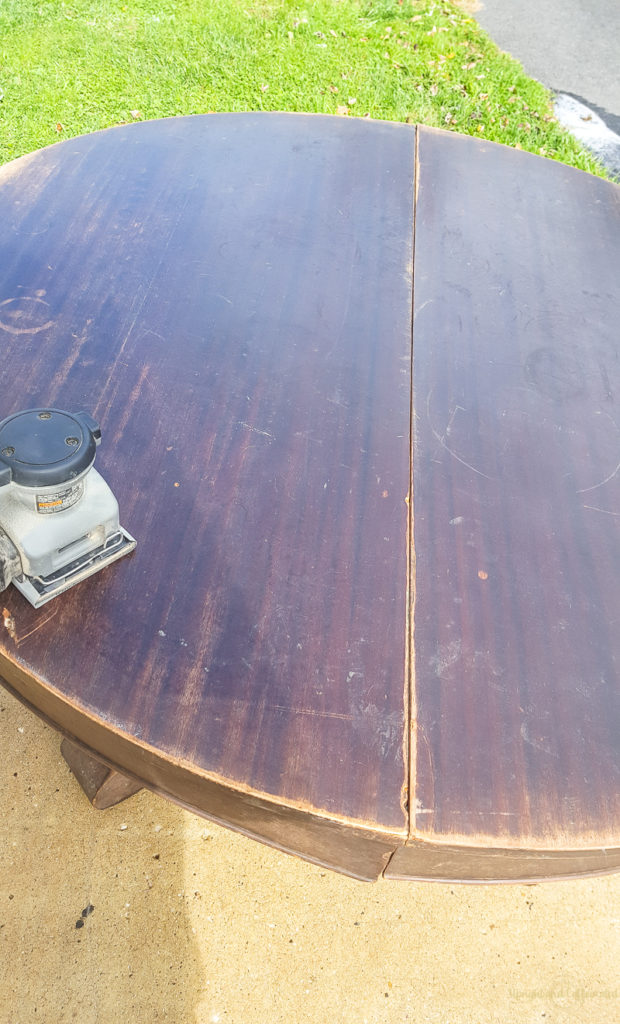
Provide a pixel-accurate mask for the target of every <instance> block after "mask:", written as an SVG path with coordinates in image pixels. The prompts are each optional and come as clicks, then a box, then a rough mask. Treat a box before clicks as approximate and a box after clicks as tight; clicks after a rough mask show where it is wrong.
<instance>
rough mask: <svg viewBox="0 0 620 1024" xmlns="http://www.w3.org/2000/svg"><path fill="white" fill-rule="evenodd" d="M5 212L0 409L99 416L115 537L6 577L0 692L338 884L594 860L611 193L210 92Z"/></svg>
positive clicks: (617, 462)
mask: <svg viewBox="0 0 620 1024" xmlns="http://www.w3.org/2000/svg"><path fill="white" fill-rule="evenodd" d="M0 224H1V225H2V227H1V228H0V342H1V344H2V346H3V359H2V363H1V364H0V373H1V374H2V390H1V392H0V393H1V394H2V407H1V408H0V418H1V417H4V416H8V415H10V414H11V413H13V412H16V411H18V410H20V409H25V408H31V407H43V406H46V407H59V408H66V409H68V410H71V411H77V410H78V409H86V410H88V411H89V412H91V413H92V414H93V415H94V416H95V417H96V418H97V419H98V420H99V421H100V423H101V426H102V432H103V440H102V444H101V447H100V449H99V452H98V455H97V462H96V466H97V468H98V470H99V471H100V472H101V473H102V475H103V476H104V477H105V479H106V480H107V481H108V483H109V484H110V485H111V487H112V489H113V491H114V493H115V494H116V496H117V498H118V500H119V504H120V510H121V523H122V524H123V526H125V527H126V528H127V529H128V530H129V532H130V533H131V534H133V536H135V537H136V539H137V541H138V545H137V548H136V550H135V552H134V553H133V554H132V555H130V556H128V557H126V558H124V559H123V560H121V561H119V562H117V563H116V564H114V565H112V566H110V567H108V568H107V569H105V570H104V571H102V572H101V573H98V574H97V575H95V576H94V577H92V578H91V579H89V580H87V581H86V582H83V583H81V584H79V585H78V586H76V587H74V588H73V589H72V590H70V591H68V592H67V593H65V594H63V595H61V596H60V597H57V598H55V599H54V600H53V601H52V602H51V603H50V604H49V605H46V606H44V607H43V608H42V609H39V610H35V609H33V608H31V607H30V605H29V604H28V603H27V602H26V601H25V599H24V598H23V597H22V596H21V595H20V594H19V593H18V592H17V591H16V590H15V589H14V588H12V587H11V588H9V590H7V591H5V592H4V594H3V595H2V602H3V605H4V622H5V627H7V628H5V629H4V630H3V631H2V634H3V635H2V637H1V638H0V672H1V673H2V675H3V677H4V680H5V682H6V685H7V686H8V687H9V688H10V689H11V690H12V692H14V693H16V694H17V695H18V696H19V697H20V698H21V699H22V700H24V701H25V702H26V703H28V704H29V705H30V706H31V707H32V708H33V709H34V710H36V711H37V712H38V713H39V714H41V715H43V716H44V717H45V718H46V719H47V720H49V721H50V722H52V723H53V724H54V725H55V726H56V727H57V728H59V729H60V730H61V731H62V732H64V733H65V734H66V735H68V736H70V737H71V738H72V739H74V740H76V741H77V742H78V743H79V744H81V745H82V746H84V747H85V748H86V749H88V750H90V751H92V752H94V753H96V754H97V755H98V756H99V757H101V758H102V759H103V760H104V761H106V762H107V763H109V764H110V765H111V766H113V767H116V768H117V769H119V770H121V771H123V772H125V773H126V774H128V775H130V776H133V777H135V778H137V779H139V780H141V781H142V782H144V784H145V785H147V786H148V787H150V788H151V789H153V790H155V791H156V792H160V793H162V794H164V795H166V796H168V797H171V798H172V799H174V800H176V801H178V802H180V803H182V804H183V805H185V806H188V807H190V808H192V809H194V810H196V811H198V812H199V813H203V814H206V815H208V816H210V817H212V818H214V819H216V820H219V821H222V822H224V823H225V824H228V825H230V826H232V827H234V828H237V829H239V830H241V831H243V832H246V833H247V834H249V835H252V836H255V837H257V838H260V839H262V840H264V841H266V842H269V843H272V844H274V845H277V846H279V847H281V848H282V849H285V850H289V851H291V852H295V853H298V854H300V855H301V856H304V857H307V858H308V859H311V860H315V861H318V862H320V863H322V864H326V865H329V866H330V867H334V868H336V869H338V870H341V871H345V872H347V873H350V874H352V875H355V876H356V877H360V878H375V877H377V876H378V875H379V874H381V873H382V872H384V873H385V874H386V876H388V877H422V878H426V877H428V878H449V879H465V880H495V879H501V880H512V879H528V878H537V877H555V876H564V875H572V874H580V873H587V872H598V871H607V870H614V869H618V868H620V785H619V780H620V728H619V725H620V722H619V715H618V709H619V703H620V684H619V676H618V672H619V666H620V630H619V629H618V619H619V614H618V613H619V611H620V596H619V591H618V584H617V581H618V579H620V411H618V410H616V408H615V406H616V403H617V400H618V398H619V397H620V360H619V341H618V333H617V308H618V266H619V265H620V189H618V188H617V187H615V186H613V185H612V184H610V183H608V182H604V181H601V180H598V179H595V178H593V177H590V176H588V175H585V174H582V173H581V172H578V171H574V170H572V169H569V168H566V167H564V166H562V165H559V164H554V163H551V162H550V161H545V160H542V159H541V158H537V157H533V156H531V155H529V154H524V153H519V152H516V151H513V150H509V149H507V148H505V147H501V146H497V145H493V144H490V143H485V142H481V141H477V140H473V139H470V138H465V137H463V136H457V135H454V134H452V133H446V132H440V131H436V130H432V129H426V128H418V129H415V128H413V127H410V126H406V125H398V124H387V123H383V122H368V121H363V120H358V119H344V118H328V117H318V116H307V115H285V114H234V115H209V116H202V117H193V118H175V119H170V120H167V121H159V122H149V123H144V124H136V125H131V126H126V127H121V128H115V129H111V130H109V131H106V132H101V133H97V134H94V135H90V136H85V137H82V138H78V139H74V140H71V141H67V142H63V143H61V144H59V145H57V146H53V147H51V148H49V149H47V150H44V151H41V152H39V153H35V154H32V155H30V156H28V157H25V158H22V159H21V160H18V161H15V162H14V163H12V164H9V165H7V166H5V167H4V168H0ZM414 253H415V255H414Z"/></svg>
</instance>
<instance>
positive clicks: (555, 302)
mask: <svg viewBox="0 0 620 1024" xmlns="http://www.w3.org/2000/svg"><path fill="white" fill-rule="evenodd" d="M417 190H418V191H417V202H416V232H415V274H414V296H415V301H414V310H415V322H414V408H415V418H414V446H413V467H414V469H413V507H414V516H413V521H414V544H415V595H416V596H415V616H414V630H415V631H414V637H415V676H414V698H413V702H412V703H413V706H412V712H413V716H414V719H415V723H416V729H415V736H414V749H415V757H414V758H413V759H412V794H413V796H414V798H415V814H414V816H412V830H411V834H412V837H413V838H414V839H416V840H420V839H424V840H426V841H427V842H428V843H432V842H437V841H438V840H439V841H440V842H443V843H452V844H454V845H457V846H458V845H459V844H466V845H467V844H469V845H470V846H475V847H477V848H478V849H482V848H485V847H487V848H488V847H500V848H501V847H504V848H510V847H517V848H519V849H521V850H527V849H528V848H530V849H540V850H545V849H547V848H548V849H551V850H552V849H564V850H567V851H570V850H584V849H593V848H599V849H600V848H603V847H615V848H616V850H615V855H614V856H612V857H607V858H605V857H602V858H601V866H602V865H603V863H607V864H608V865H609V866H611V864H612V863H614V862H615V865H616V867H617V866H619V865H620V856H619V854H618V846H619V845H620V843H619V837H620V683H619V671H620V588H619V580H620V358H619V357H620V337H619V335H618V310H619V305H618V303H619V298H620V201H619V192H620V190H619V189H618V188H617V187H616V186H613V185H611V184H610V183H608V182H604V181H600V180H598V179H594V178H591V177H588V176H586V175H584V174H582V173H580V172H578V171H575V170H572V169H569V168H566V167H562V166H560V165H557V164H552V163H551V162H549V161H544V160H540V159H538V158H536V157H533V156H531V155H528V154H524V153H518V152H514V151H512V150H509V149H507V148H504V147H499V146H491V145H488V144H483V143H479V142H475V141H474V140H472V139H468V138H465V137H462V136H456V135H452V134H451V135H447V134H445V133H442V132H436V131H433V130H430V129H425V128H421V129H419V162H418V179H417ZM413 845H414V846H415V843H414V844H413ZM462 852H463V851H462ZM611 852H612V853H613V851H611ZM614 857H615V860H614ZM401 858H402V860H403V863H404V860H405V859H406V858H405V857H404V855H401ZM549 873H551V874H552V873H553V870H551V871H550V872H549ZM558 873H559V872H558Z"/></svg>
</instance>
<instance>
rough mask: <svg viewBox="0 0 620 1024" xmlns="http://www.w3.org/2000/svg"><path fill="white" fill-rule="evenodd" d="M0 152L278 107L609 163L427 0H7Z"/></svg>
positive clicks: (0, 27)
mask: <svg viewBox="0 0 620 1024" xmlns="http://www.w3.org/2000/svg"><path fill="white" fill-rule="evenodd" d="M0 54H1V64H0V90H1V95H2V100H1V101H0V161H1V162H4V161H6V160H10V159H12V158H14V157H17V156H20V155H21V154H22V153H25V152H29V151H30V150H33V149H37V148H39V147H41V146H45V145H48V144H49V143H52V142H56V141H58V139H59V138H68V137H70V136H74V135H80V134H83V133H84V132H89V131H93V130H95V129H98V128H105V127H108V126H110V125H114V124H119V123H123V122H128V121H131V120H142V119H148V118H155V117H168V116H171V115H175V114H195V113H204V112H208V111H216V110H217V111H232V110H289V111H314V112H321V113H328V114H336V113H340V114H342V115H346V116H353V117H371V118H384V119H387V120H392V121H409V122H420V123H424V124H428V125H435V126H438V127H441V128H447V129H449V130H453V131H459V132H464V133H467V134H470V135H477V136H479V137H484V138H487V139H493V140H496V141H498V142H504V143H507V144H508V145H511V146H518V147H520V148H522V149H528V150H531V151H532V152H535V153H541V154H543V155H546V156H549V157H553V158H554V159H558V160H562V161H564V162H565V163H569V164H572V165H574V166H576V167H580V168H582V169H584V170H588V171H591V172H594V173H604V172H603V171H602V170H601V168H600V166H599V165H598V164H597V162H596V160H595V159H594V157H592V156H591V155H589V154H588V153H587V151H584V150H583V149H582V148H581V147H580V146H579V144H578V143H577V142H576V141H575V140H574V139H573V138H572V136H570V135H569V134H567V133H566V132H565V131H564V130H563V129H562V128H561V127H560V125H559V124H558V123H557V121H556V120H555V118H554V117H553V110H552V105H551V98H550V95H549V93H548V92H547V90H546V89H544V88H543V87H542V86H541V85H539V84H538V83H536V82H534V81H532V79H530V78H528V77H527V76H526V75H525V73H524V72H523V69H522V68H521V66H520V65H519V64H518V63H516V62H515V61H514V60H512V59H511V58H510V57H508V56H507V55H505V54H502V53H501V52H500V51H499V50H498V49H497V47H496V46H495V45H494V44H493V43H492V42H491V41H490V39H489V38H488V37H487V36H486V35H485V34H484V33H483V32H482V31H481V30H480V28H479V27H478V25H477V23H476V22H475V21H474V20H473V19H472V18H470V17H468V16H467V14H466V12H464V11H463V10H461V9H459V7H457V6H455V5H454V4H452V3H448V2H443V3H436V2H429V0H402V2H401V3H399V2H398V0H376V2H372V0H316V2H314V3H313V2H307V3H303V2H301V3H299V2H293V0H262V2H260V0H259V2H256V0H248V2H247V3H244V0H177V2H173V0H127V2H125V3H123V2H120V0H67V2H65V3H62V2H59V0H39V2H34V0H2V4H1V6H0Z"/></svg>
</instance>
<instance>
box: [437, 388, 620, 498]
mask: <svg viewBox="0 0 620 1024" xmlns="http://www.w3.org/2000/svg"><path fill="white" fill-rule="evenodd" d="M432 394H433V390H432V388H431V390H430V391H429V393H428V395H427V396H426V418H427V420H428V425H429V427H430V428H431V431H432V434H433V437H435V438H436V439H437V441H439V444H440V445H441V447H442V448H445V450H446V451H447V452H449V454H450V455H451V456H452V458H453V459H456V461H457V462H460V463H461V465H462V466H465V467H466V468H467V469H471V471H472V473H477V474H478V476H483V477H484V478H485V480H492V479H493V477H491V476H488V475H487V474H486V473H483V472H482V470H481V469H476V467H475V466H471V465H470V464H469V462H465V459H462V458H461V456H460V455H457V454H456V452H455V451H453V450H452V448H450V447H449V446H448V445H447V444H446V441H445V436H444V437H442V436H441V434H440V433H439V432H438V431H437V430H435V428H434V426H433V424H432V421H431V397H432ZM455 413H456V409H455ZM453 419H454V415H453V416H452V419H451V420H450V424H449V426H451V425H452V420H453ZM618 469H620V466H618Z"/></svg>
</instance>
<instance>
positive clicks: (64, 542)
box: [0, 409, 136, 608]
mask: <svg viewBox="0 0 620 1024" xmlns="http://www.w3.org/2000/svg"><path fill="white" fill-rule="evenodd" d="M100 441H101V429H100V427H99V425H98V424H97V423H96V421H95V420H94V419H93V418H92V416H90V415H89V414H88V413H86V412H79V413H68V412H63V411H61V410H60V409H28V410H26V411H25V412H19V413H15V414H14V415H13V416H9V417H7V419H5V420H3V421H2V422H1V423H0V590H4V589H5V588H6V587H8V586H9V584H10V583H13V585H14V586H15V587H17V589H18V590H19V591H21V593H22V594H23V595H24V597H25V598H27V600H28V601H29V602H30V604H32V605H34V607H35V608H38V607H39V606H40V605H42V604H45V603H46V602H47V601H50V600H51V599H52V598H53V597H56V595H57V594H60V593H62V592H63V591H64V590H68V588H69V587H72V586H74V585H75V584H76V583H79V582H80V581H81V580H83V579H86V578H87V577H88V576H92V574H93V573H95V572H98V570H99V569H103V568H104V567H105V566H106V565H109V564H110V563H111V562H114V561H116V560H117V559H118V558H121V557H122V556H123V555H125V554H128V553H129V552H130V551H132V550H133V549H134V548H135V546H136V542H135V540H134V539H133V537H131V536H130V534H128V533H127V531H126V530H124V529H123V528H122V527H121V526H120V523H119V511H118V502H117V500H116V498H115V497H114V494H113V493H112V491H111V490H110V488H109V486H108V485H107V483H106V482H105V480H104V479H103V478H102V477H101V476H100V474H99V473H98V472H97V470H96V469H94V468H93V463H94V461H95V452H96V449H97V446H98V445H99V443H100Z"/></svg>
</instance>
